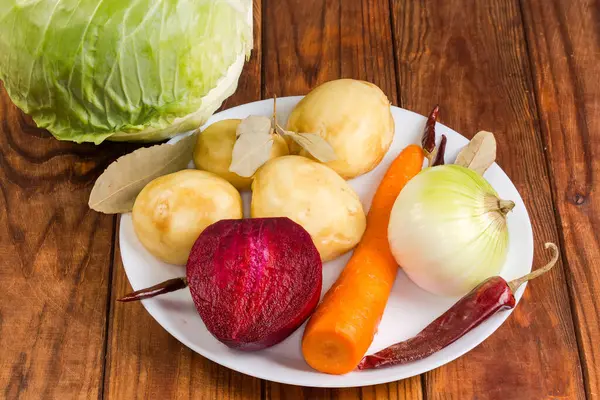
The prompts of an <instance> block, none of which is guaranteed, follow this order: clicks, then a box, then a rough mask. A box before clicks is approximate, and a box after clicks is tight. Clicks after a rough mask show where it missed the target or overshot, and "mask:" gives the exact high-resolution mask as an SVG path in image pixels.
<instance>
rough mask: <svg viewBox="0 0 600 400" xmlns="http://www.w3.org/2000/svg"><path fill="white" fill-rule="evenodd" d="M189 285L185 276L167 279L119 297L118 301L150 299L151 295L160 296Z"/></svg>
mask: <svg viewBox="0 0 600 400" xmlns="http://www.w3.org/2000/svg"><path fill="white" fill-rule="evenodd" d="M187 286H188V281H187V278H186V277H185V276H182V277H181V278H173V279H169V280H167V281H164V282H161V283H159V284H157V285H154V286H152V287H149V288H146V289H141V290H136V291H135V292H132V293H129V294H126V295H125V296H123V297H120V298H118V299H117V301H121V302H129V301H138V300H144V299H149V298H151V297H155V296H159V295H161V294H165V293H170V292H174V291H176V290H180V289H183V288H185V287H187Z"/></svg>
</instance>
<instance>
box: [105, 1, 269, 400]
mask: <svg viewBox="0 0 600 400" xmlns="http://www.w3.org/2000/svg"><path fill="white" fill-rule="evenodd" d="M253 15H254V49H253V51H252V56H251V59H250V61H249V63H247V64H246V65H245V66H244V70H243V72H242V76H241V77H240V83H239V86H238V89H237V91H236V93H235V94H234V95H233V96H232V97H231V98H229V99H228V100H227V101H226V102H225V104H224V105H223V107H222V108H226V107H233V106H235V105H237V104H242V103H247V102H251V101H255V100H258V99H259V97H260V87H261V72H260V71H261V40H260V37H261V7H260V1H255V2H254V9H253ZM117 243H118V238H117ZM117 247H118V246H117ZM114 260H115V266H114V276H113V282H112V296H111V300H110V326H109V335H108V347H107V361H106V374H105V382H104V398H106V399H218V400H226V399H260V398H261V382H260V380H258V379H255V378H252V377H249V376H247V375H243V374H240V373H237V372H234V371H232V370H230V369H227V368H225V367H221V366H220V365H218V364H215V363H213V362H212V361H209V360H207V359H206V358H204V357H202V356H200V355H198V354H197V353H195V352H193V351H192V350H190V349H188V348H187V347H185V346H184V345H182V344H181V343H180V342H178V341H177V339H175V338H174V337H172V336H171V335H170V334H169V333H168V332H167V331H165V330H164V329H163V328H162V327H161V326H160V325H159V324H158V323H157V322H156V321H155V320H154V319H153V318H152V317H151V316H150V315H149V314H148V312H147V311H146V310H145V309H144V308H143V306H142V305H141V304H140V303H117V302H116V301H115V299H116V297H118V296H119V295H122V294H125V293H128V292H130V291H131V286H130V285H129V283H128V281H127V277H126V276H125V272H124V270H123V265H122V262H121V256H120V254H119V252H118V249H117V251H116V252H115V256H114Z"/></svg>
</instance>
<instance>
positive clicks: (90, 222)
mask: <svg viewBox="0 0 600 400" xmlns="http://www.w3.org/2000/svg"><path fill="white" fill-rule="evenodd" d="M126 150H127V146H115V145H111V144H104V145H102V146H100V147H95V146H94V145H77V144H74V143H67V142H59V141H57V140H56V139H54V138H53V137H52V136H51V135H50V134H49V133H48V132H46V131H43V130H41V129H37V128H36V127H35V124H34V123H33V122H32V121H31V120H30V119H29V118H27V117H25V116H24V115H23V114H22V113H21V112H20V111H19V110H18V109H17V108H16V107H15V106H14V105H13V104H12V103H11V101H10V100H9V98H8V95H7V94H6V92H5V91H4V87H3V86H2V85H1V84H0V259H1V260H2V262H1V264H2V267H1V268H0V282H2V290H0V349H2V350H0V388H1V389H0V390H1V392H0V397H1V398H6V399H21V398H47V399H49V398H95V397H98V396H99V394H100V391H101V387H102V385H101V382H102V373H103V367H104V365H103V357H104V340H105V326H106V313H105V311H106V304H107V291H108V284H109V282H108V276H109V271H110V264H111V257H112V249H113V246H112V241H113V238H112V232H113V225H114V218H113V217H112V216H107V215H101V214H97V213H95V212H93V211H90V210H89V209H88V207H87V198H88V196H89V192H90V190H91V186H92V183H93V182H94V180H95V178H96V177H97V176H98V174H99V173H100V172H101V171H102V170H103V169H104V168H105V167H106V165H108V163H109V162H111V161H112V160H113V159H114V158H115V157H116V156H117V153H118V152H122V151H126ZM129 150H131V149H129Z"/></svg>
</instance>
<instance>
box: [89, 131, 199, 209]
mask: <svg viewBox="0 0 600 400" xmlns="http://www.w3.org/2000/svg"><path fill="white" fill-rule="evenodd" d="M196 136H197V134H193V135H190V136H187V137H185V138H183V139H181V140H180V141H179V142H177V143H175V144H168V143H164V144H159V145H155V146H152V147H145V148H141V149H137V150H136V151H134V152H132V153H129V154H126V155H124V156H122V157H119V158H118V159H117V160H116V161H114V162H113V163H112V164H110V165H109V166H108V168H106V170H105V171H104V172H103V173H102V175H100V176H99V177H98V179H97V180H96V183H95V184H94V187H93V188H92V192H91V193H90V198H89V201H88V205H89V207H90V208H91V209H92V210H96V211H98V212H102V213H105V214H116V213H126V212H129V211H131V209H132V208H133V203H134V202H135V198H136V197H137V195H138V194H139V193H140V192H141V191H142V189H143V188H144V186H146V185H147V184H148V183H149V182H150V181H152V180H153V179H155V178H158V177H159V176H163V175H167V174H170V173H173V172H177V171H180V170H182V169H185V168H186V167H187V165H188V164H189V162H190V161H191V159H192V154H193V151H194V144H195V143H196Z"/></svg>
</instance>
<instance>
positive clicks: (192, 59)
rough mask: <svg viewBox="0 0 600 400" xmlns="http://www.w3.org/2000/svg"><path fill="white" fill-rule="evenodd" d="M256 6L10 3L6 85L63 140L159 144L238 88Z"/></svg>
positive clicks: (2, 34)
mask: <svg viewBox="0 0 600 400" xmlns="http://www.w3.org/2000/svg"><path fill="white" fill-rule="evenodd" d="M250 10H251V0H0V79H1V80H2V81H4V86H5V87H6V90H7V92H8V94H9V96H10V97H11V99H12V100H13V102H14V103H15V104H16V105H17V106H18V107H19V108H21V109H22V110H23V111H24V112H26V113H27V114H30V115H31V116H32V117H33V119H34V120H35V122H36V123H37V125H38V126H39V127H43V128H46V129H48V130H49V131H50V132H51V133H52V134H53V135H54V136H56V137H57V138H58V139H61V140H72V141H75V142H94V143H100V142H102V141H103V140H105V139H109V140H124V141H158V140H161V139H165V138H167V137H171V136H173V135H175V134H177V133H180V132H183V131H186V130H190V129H194V128H197V127H198V126H200V125H202V124H203V123H204V122H205V121H206V119H207V118H208V117H209V116H210V115H211V114H212V113H213V112H214V111H215V110H216V109H217V108H218V107H219V106H220V105H221V103H222V102H223V100H224V99H225V98H227V97H228V96H230V95H231V94H232V93H233V92H234V91H235V89H236V86H237V81H238V77H239V75H240V72H241V69H242V66H243V64H244V60H245V58H246V57H247V56H248V54H249V51H250V49H251V47H252V25H251V18H249V16H250Z"/></svg>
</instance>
